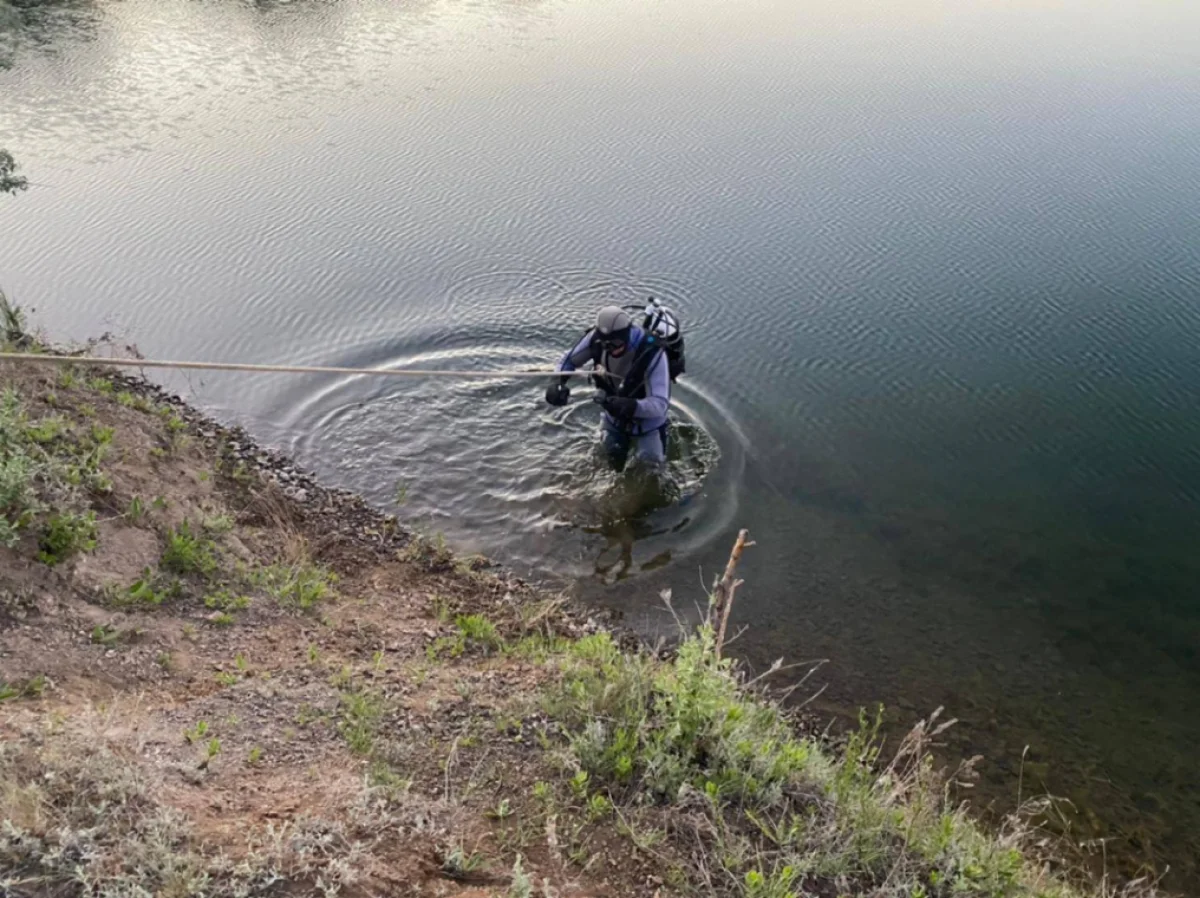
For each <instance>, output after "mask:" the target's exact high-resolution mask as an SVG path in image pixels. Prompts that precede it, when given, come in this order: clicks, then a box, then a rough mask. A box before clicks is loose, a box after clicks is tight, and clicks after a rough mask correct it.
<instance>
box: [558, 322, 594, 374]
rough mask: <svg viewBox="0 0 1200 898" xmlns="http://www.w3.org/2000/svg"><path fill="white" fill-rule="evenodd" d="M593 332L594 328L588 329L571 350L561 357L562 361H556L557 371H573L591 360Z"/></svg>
mask: <svg viewBox="0 0 1200 898" xmlns="http://www.w3.org/2000/svg"><path fill="white" fill-rule="evenodd" d="M595 333H596V332H595V330H594V329H593V330H590V331H588V332H587V333H586V334H584V335H583V338H582V339H581V340H580V341H579V342H578V343H576V344H575V346H574V347H573V348H572V349H571V351H570V352H568V353H567V354H566V355H564V356H563V357H562V361H561V362H559V363H558V370H559V371H574V370H575V369H576V368H578V367H579V366H580V365H583V364H585V363H587V362H590V361H591V360H592V337H593V336H594V335H595Z"/></svg>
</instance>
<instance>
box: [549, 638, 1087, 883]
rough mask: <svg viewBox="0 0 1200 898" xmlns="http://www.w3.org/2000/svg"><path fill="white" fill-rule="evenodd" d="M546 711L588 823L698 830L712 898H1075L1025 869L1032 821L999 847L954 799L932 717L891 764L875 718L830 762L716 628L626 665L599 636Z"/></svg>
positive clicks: (1010, 825) (695, 858) (703, 878)
mask: <svg viewBox="0 0 1200 898" xmlns="http://www.w3.org/2000/svg"><path fill="white" fill-rule="evenodd" d="M545 707H546V710H547V711H548V713H549V714H550V715H551V716H552V717H554V718H555V719H556V720H557V721H558V722H559V723H560V724H561V725H562V726H563V728H564V730H565V731H566V733H567V739H568V750H569V755H570V758H571V764H572V765H574V766H576V768H577V771H578V772H577V773H576V774H575V776H574V778H573V779H572V780H571V782H570V785H571V791H572V793H573V795H574V798H575V801H576V802H578V803H579V804H580V806H581V807H582V813H583V814H584V816H585V818H586V819H588V820H590V821H592V822H596V821H600V820H603V819H606V818H607V817H608V815H609V814H610V813H612V812H614V811H615V812H619V811H620V809H621V808H622V807H625V808H627V809H628V808H631V807H634V806H637V805H638V804H640V803H641V802H643V801H645V800H646V799H647V798H650V799H652V800H653V801H654V802H655V803H656V804H659V805H662V806H665V807H669V808H674V809H675V810H674V812H673V813H675V814H676V815H677V816H678V818H679V819H680V821H690V822H688V823H687V824H686V828H687V829H688V830H689V831H693V830H694V831H696V832H698V833H703V834H704V836H703V839H702V841H703V844H704V845H705V846H706V851H705V852H703V853H699V852H685V854H686V856H689V857H691V858H692V864H693V866H692V867H691V869H690V870H689V878H690V880H691V883H692V886H693V887H694V888H701V887H703V888H701V890H702V891H704V893H705V894H715V895H719V896H736V898H800V896H802V895H808V894H813V893H815V892H817V891H820V892H821V893H822V894H824V893H825V890H826V889H828V888H831V887H832V888H834V889H835V890H836V892H837V893H844V894H863V895H867V894H869V895H872V896H881V898H914V896H925V898H950V896H955V898H1068V896H1073V895H1076V894H1079V893H1077V892H1075V891H1073V890H1072V889H1071V887H1070V886H1068V885H1067V884H1065V883H1064V882H1062V881H1060V880H1056V879H1055V878H1054V877H1053V876H1052V875H1050V874H1049V873H1048V872H1047V871H1046V870H1045V869H1043V868H1042V867H1041V866H1040V865H1039V864H1037V863H1036V862H1034V861H1032V860H1029V859H1027V855H1026V854H1025V853H1024V851H1023V849H1024V848H1026V847H1029V846H1030V845H1031V841H1032V840H1033V839H1034V838H1036V834H1035V833H1033V831H1032V830H1031V829H1030V828H1029V826H1028V825H1027V824H1026V823H1025V822H1024V821H1022V820H1019V819H1018V818H1015V817H1014V818H1011V819H1010V820H1009V821H1008V822H1007V825H1006V827H1005V829H1004V831H1003V832H1002V833H1001V834H1000V835H991V834H988V833H986V832H985V831H984V830H982V829H981V828H980V827H979V826H978V825H977V824H976V823H974V822H973V821H972V820H971V819H970V817H969V816H968V815H967V813H966V812H965V810H964V808H962V807H961V806H959V805H957V804H956V803H955V802H954V801H953V800H952V799H951V797H950V794H951V793H950V790H949V787H948V782H949V781H948V779H947V778H946V777H945V776H943V775H942V774H941V773H939V772H938V771H937V769H936V768H935V765H934V764H933V762H932V760H931V758H930V755H929V744H930V742H931V740H932V739H933V738H934V737H935V736H936V735H938V734H939V733H940V729H939V724H938V723H937V720H936V715H935V717H934V718H931V719H930V720H929V721H927V722H926V723H924V724H922V725H921V726H919V727H918V728H917V729H915V730H914V731H913V733H912V734H911V735H910V736H909V738H908V739H906V740H905V741H904V743H903V744H902V745H900V746H899V748H898V750H897V753H896V755H895V757H894V759H893V760H892V761H891V762H890V763H887V764H884V763H881V760H880V747H881V743H880V740H879V719H880V718H879V717H877V716H876V717H871V718H868V717H865V716H864V718H863V719H862V721H861V722H860V727H859V729H858V730H857V731H855V732H853V733H851V734H850V736H849V738H848V739H847V740H846V744H845V747H844V749H843V750H842V751H841V752H840V753H836V754H835V753H831V752H830V751H828V750H827V749H825V748H823V747H822V746H821V745H820V744H818V743H816V742H815V741H813V740H811V739H808V738H805V737H802V736H799V735H797V734H796V732H795V730H794V728H793V726H792V724H791V722H790V721H789V719H788V718H787V715H786V714H785V713H784V711H783V709H782V708H781V707H780V706H779V705H778V704H776V703H774V702H773V701H770V700H768V699H766V698H764V697H763V696H761V695H758V694H755V693H754V692H753V691H750V690H747V688H746V686H745V679H744V677H743V676H742V674H741V673H740V671H739V669H738V667H737V665H736V664H735V663H734V662H732V661H730V660H729V659H727V658H719V657H718V656H717V652H716V649H715V644H714V638H713V634H712V631H711V629H710V628H708V627H707V626H704V627H701V628H699V629H698V630H697V631H696V632H695V633H692V634H689V635H687V636H686V637H685V638H684V639H683V640H682V642H681V643H680V645H679V647H678V649H677V652H676V655H675V656H674V657H673V658H672V659H671V660H669V661H661V660H658V659H655V658H653V657H651V656H649V655H646V654H630V653H625V652H622V651H620V650H619V649H618V648H617V647H616V645H615V644H614V643H613V642H612V640H611V639H610V638H609V637H608V636H606V635H604V634H600V635H597V636H589V637H586V638H584V639H582V640H579V641H578V642H577V643H575V644H574V645H573V646H572V647H571V649H570V651H569V653H568V655H567V657H566V659H565V660H564V661H563V662H562V674H561V678H560V680H559V681H558V682H557V683H556V684H555V686H554V687H553V688H552V689H551V690H550V691H549V692H548V694H547V695H546V700H545ZM966 772H969V771H967V770H966V768H964V770H963V771H960V772H959V775H962V774H964V773H966ZM819 883H825V884H826V885H825V886H824V887H822V888H819V889H818V888H817V884H819ZM705 884H713V885H709V886H707V887H704V886H705ZM834 893H835V892H830V894H834Z"/></svg>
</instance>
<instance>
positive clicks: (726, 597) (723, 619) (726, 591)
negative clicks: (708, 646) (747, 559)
mask: <svg viewBox="0 0 1200 898" xmlns="http://www.w3.org/2000/svg"><path fill="white" fill-rule="evenodd" d="M749 536H750V531H749V530H739V531H738V535H737V540H736V541H735V542H734V544H733V551H731V552H730V553H729V561H728V562H726V564H725V573H724V574H723V575H722V576H721V579H720V580H718V581H717V583H716V585H715V586H714V587H713V605H712V612H711V617H710V618H709V620H710V622H719V623H718V626H717V644H716V655H717V657H718V658H720V657H721V648H722V646H724V644H725V628H726V627H727V626H728V625H729V612H730V610H731V609H732V608H733V594H734V593H735V592H736V591H737V588H738V587H739V586H741V585H742V581H741V580H736V579H734V573H735V572H736V571H737V564H738V561H739V560H740V559H741V557H742V551H743V550H744V549H745V548H746V547H747V546H752V545H754V543H753V542H749V541H748V539H747V537H749Z"/></svg>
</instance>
